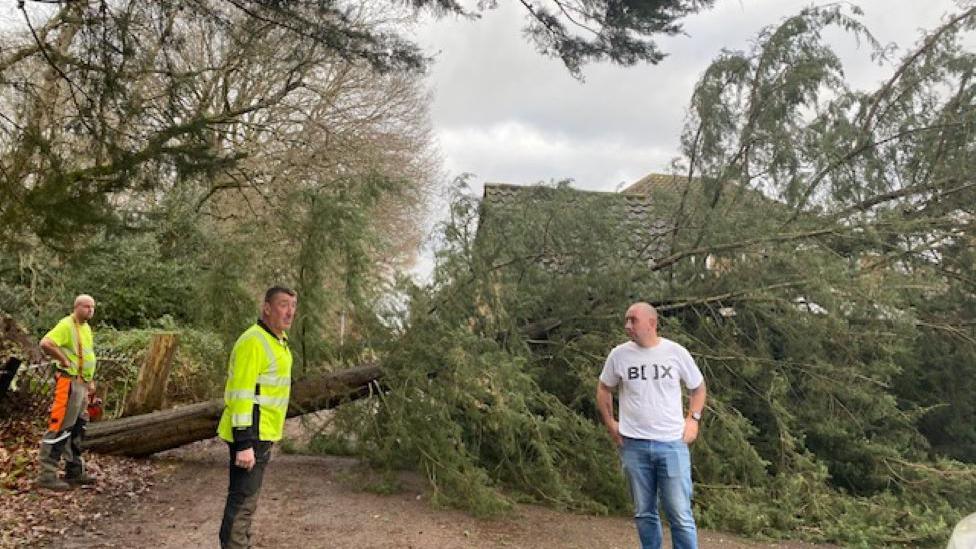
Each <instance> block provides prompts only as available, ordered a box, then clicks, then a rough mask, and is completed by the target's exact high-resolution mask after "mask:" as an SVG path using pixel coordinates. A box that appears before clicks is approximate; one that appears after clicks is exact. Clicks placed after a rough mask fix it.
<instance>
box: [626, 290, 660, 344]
mask: <svg viewBox="0 0 976 549" xmlns="http://www.w3.org/2000/svg"><path fill="white" fill-rule="evenodd" d="M624 329H625V330H627V335H628V336H630V339H631V341H633V342H634V343H636V344H638V345H640V346H641V347H653V346H655V345H657V342H658V337H657V309H655V308H654V307H653V306H651V304H650V303H645V302H643V301H640V302H637V303H634V304H633V305H631V306H630V307H629V308H628V309H627V314H626V316H625V317H624Z"/></svg>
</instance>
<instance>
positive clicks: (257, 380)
mask: <svg viewBox="0 0 976 549" xmlns="http://www.w3.org/2000/svg"><path fill="white" fill-rule="evenodd" d="M297 306H298V298H297V297H296V295H295V292H294V291H293V290H290V289H288V288H284V287H281V286H274V287H272V288H269V289H268V291H267V292H265V294H264V303H262V304H261V318H260V319H259V320H258V321H257V323H256V324H254V325H252V326H251V327H250V328H248V329H247V330H246V331H245V332H244V333H243V334H241V337H239V338H237V342H236V343H234V349H233V351H231V353H230V361H229V364H228V366H227V385H226V388H225V389H224V412H223V414H222V415H221V416H220V425H219V426H218V427H217V434H218V435H220V438H222V439H224V440H225V441H226V442H227V446H228V448H229V450H230V484H229V486H228V488H227V502H226V503H225V505H224V518H223V520H222V521H221V523H220V546H221V547H222V548H225V549H226V548H245V547H250V546H251V543H250V538H251V517H252V516H253V515H254V511H255V510H256V509H257V504H258V493H259V492H260V491H261V481H262V479H263V477H264V468H265V466H266V465H267V464H268V460H269V459H270V458H271V446H272V444H273V443H274V441H276V440H281V432H282V430H283V428H284V425H285V414H286V412H287V411H288V395H289V394H290V392H291V351H290V350H289V349H288V334H287V333H286V332H285V330H287V329H288V328H290V327H291V323H292V320H294V318H295V308H296V307H297Z"/></svg>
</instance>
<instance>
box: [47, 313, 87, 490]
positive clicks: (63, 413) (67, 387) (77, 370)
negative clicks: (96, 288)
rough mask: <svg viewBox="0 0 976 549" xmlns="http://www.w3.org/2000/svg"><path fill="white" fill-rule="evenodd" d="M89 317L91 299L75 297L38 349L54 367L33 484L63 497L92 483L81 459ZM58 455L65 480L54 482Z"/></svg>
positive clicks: (85, 413) (84, 416) (84, 421)
mask: <svg viewBox="0 0 976 549" xmlns="http://www.w3.org/2000/svg"><path fill="white" fill-rule="evenodd" d="M94 315H95V300H94V299H92V297H91V296H90V295H84V294H82V295H79V296H78V297H76V298H75V303H74V310H73V311H72V312H71V314H70V315H68V316H66V317H64V318H62V319H61V321H60V322H58V323H57V325H56V326H55V327H54V328H51V331H49V332H48V333H47V334H45V335H44V338H43V339H41V349H44V352H45V353H47V354H48V355H49V356H51V358H53V359H55V360H56V361H57V362H58V364H57V370H56V371H55V376H56V377H55V384H54V401H53V402H52V403H51V417H50V419H49V420H48V426H47V432H46V433H44V436H43V437H42V438H41V451H40V454H39V457H40V462H41V473H40V476H39V477H38V479H37V485H38V486H39V487H41V488H47V489H49V490H57V491H63V490H67V489H68V488H70V487H71V485H81V484H93V483H94V482H95V479H94V478H92V477H90V476H89V475H88V474H87V473H86V472H85V462H84V461H83V460H82V459H81V439H82V436H83V435H84V432H85V424H86V423H87V422H88V412H87V407H88V393H89V392H90V391H94V390H95V347H94V345H93V338H92V330H91V326H89V325H88V321H89V320H91V318H92V316H94ZM62 452H63V453H64V454H65V461H66V462H67V464H66V466H65V476H64V480H61V479H59V478H58V468H59V466H60V464H61V454H62ZM65 481H67V482H65Z"/></svg>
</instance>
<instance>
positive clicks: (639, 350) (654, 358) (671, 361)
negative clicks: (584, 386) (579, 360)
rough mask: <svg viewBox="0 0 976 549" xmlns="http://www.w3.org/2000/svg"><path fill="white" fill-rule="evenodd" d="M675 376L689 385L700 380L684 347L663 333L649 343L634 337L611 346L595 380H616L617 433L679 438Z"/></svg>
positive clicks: (661, 439) (680, 421)
mask: <svg viewBox="0 0 976 549" xmlns="http://www.w3.org/2000/svg"><path fill="white" fill-rule="evenodd" d="M679 379H680V380H681V382H684V384H685V387H687V388H688V389H689V390H690V389H696V388H697V387H698V386H699V385H701V384H702V381H703V378H702V374H701V370H699V369H698V366H697V365H696V364H695V360H694V359H693V358H691V354H690V353H689V352H688V350H687V349H685V348H684V347H682V346H681V345H679V344H678V343H675V342H674V341H671V340H670V339H665V338H663V337H662V338H660V339H659V342H658V344H657V345H655V346H653V347H641V346H640V345H638V344H636V343H634V342H633V341H628V342H627V343H623V344H621V345H617V346H616V347H614V349H613V350H612V351H610V354H609V355H607V362H606V363H605V364H604V365H603V372H602V373H600V382H601V383H603V384H604V385H606V386H607V387H617V386H619V391H618V396H617V398H618V400H619V401H620V434H621V435H623V436H625V437H629V438H638V439H645V440H656V441H659V442H671V441H675V440H681V436H682V435H683V434H684V429H685V416H684V414H683V413H682V406H681V385H680V383H679V381H678V380H679Z"/></svg>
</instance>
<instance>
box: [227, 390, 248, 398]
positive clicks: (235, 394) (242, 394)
mask: <svg viewBox="0 0 976 549" xmlns="http://www.w3.org/2000/svg"><path fill="white" fill-rule="evenodd" d="M253 398H254V391H248V390H246V389H242V390H239V391H224V400H251V399H253Z"/></svg>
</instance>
